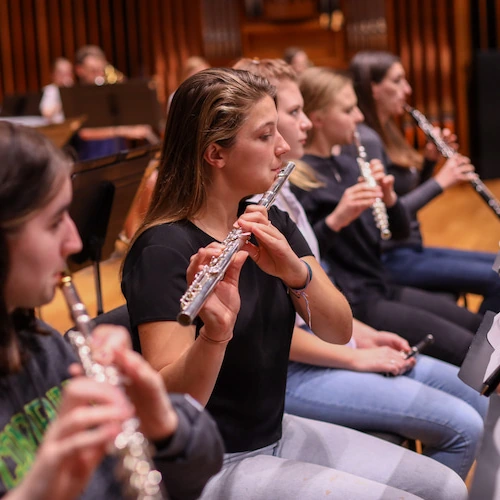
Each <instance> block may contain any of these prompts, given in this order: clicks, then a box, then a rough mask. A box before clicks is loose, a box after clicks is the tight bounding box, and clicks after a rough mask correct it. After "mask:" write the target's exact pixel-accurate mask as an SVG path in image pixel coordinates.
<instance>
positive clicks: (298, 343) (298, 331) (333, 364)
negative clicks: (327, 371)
mask: <svg viewBox="0 0 500 500" xmlns="http://www.w3.org/2000/svg"><path fill="white" fill-rule="evenodd" d="M354 354H355V350H354V349H352V348H350V347H347V346H345V345H342V346H341V345H334V344H330V343H328V342H325V341H324V340H322V339H320V338H318V337H316V335H314V334H311V333H308V332H306V331H305V330H303V329H302V328H297V327H295V328H294V330H293V336H292V344H291V347H290V360H291V361H297V362H299V363H305V364H309V365H313V366H322V367H325V368H343V369H347V370H349V369H351V368H352V365H353V358H354Z"/></svg>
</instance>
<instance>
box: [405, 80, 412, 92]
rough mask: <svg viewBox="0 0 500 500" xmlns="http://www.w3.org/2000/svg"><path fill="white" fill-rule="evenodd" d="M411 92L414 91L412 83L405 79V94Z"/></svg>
mask: <svg viewBox="0 0 500 500" xmlns="http://www.w3.org/2000/svg"><path fill="white" fill-rule="evenodd" d="M411 93H412V89H411V85H410V84H409V83H408V80H405V94H406V95H411Z"/></svg>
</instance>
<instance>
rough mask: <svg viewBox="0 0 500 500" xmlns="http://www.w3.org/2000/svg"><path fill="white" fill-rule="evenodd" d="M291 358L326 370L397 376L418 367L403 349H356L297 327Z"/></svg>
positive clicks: (387, 347)
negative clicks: (404, 356)
mask: <svg viewBox="0 0 500 500" xmlns="http://www.w3.org/2000/svg"><path fill="white" fill-rule="evenodd" d="M290 359H291V360H292V361H298V362H300V363H307V364H310V365H314V366H323V367H325V368H340V369H344V370H353V371H360V372H379V373H392V374H394V375H399V374H401V373H404V372H405V371H407V370H409V369H411V368H412V367H413V366H414V365H415V359H413V358H410V359H409V360H405V359H404V358H403V356H402V354H401V352H400V351H399V350H396V349H393V348H392V347H389V346H384V347H375V348H370V349H352V348H351V347H347V346H341V345H333V344H329V343H327V342H324V341H323V340H321V339H319V338H318V337H316V336H315V335H312V334H310V333H308V332H306V331H305V330H303V329H302V328H297V327H295V328H294V331H293V337H292V345H291V348H290Z"/></svg>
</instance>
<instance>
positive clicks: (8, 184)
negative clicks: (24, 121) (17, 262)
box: [0, 122, 72, 375]
mask: <svg viewBox="0 0 500 500" xmlns="http://www.w3.org/2000/svg"><path fill="white" fill-rule="evenodd" d="M0 165H1V167H0V375H5V374H7V373H11V372H13V371H16V370H17V369H19V367H20V364H21V353H22V346H21V343H20V337H19V335H18V334H19V332H20V331H21V330H23V329H27V328H30V329H33V330H35V331H36V330H37V329H36V326H35V317H34V313H33V311H31V310H16V311H14V312H13V313H11V312H9V311H8V309H7V302H6V297H5V286H6V283H7V277H8V273H9V266H10V255H9V250H8V237H9V235H10V234H12V233H15V232H16V231H18V230H19V229H20V228H21V227H22V226H23V224H24V223H25V222H26V221H28V220H29V219H30V218H31V217H33V216H34V215H35V214H36V213H37V212H38V211H39V210H41V209H42V208H43V207H44V206H46V205H47V204H48V203H49V202H50V201H51V200H52V199H53V197H54V196H55V195H56V193H57V192H58V190H59V188H60V185H61V183H62V180H63V179H64V176H62V175H61V173H62V172H66V173H69V172H70V170H71V168H72V163H71V162H70V161H69V160H68V158H67V157H66V156H65V155H64V154H63V153H62V152H61V151H60V150H58V149H57V148H56V147H55V146H54V144H52V142H50V141H49V140H48V139H47V138H45V137H44V136H42V135H41V134H39V133H38V132H36V131H35V130H34V129H31V128H27V127H22V126H19V125H13V124H11V123H8V122H0Z"/></svg>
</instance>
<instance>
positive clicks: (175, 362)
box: [139, 244, 247, 405]
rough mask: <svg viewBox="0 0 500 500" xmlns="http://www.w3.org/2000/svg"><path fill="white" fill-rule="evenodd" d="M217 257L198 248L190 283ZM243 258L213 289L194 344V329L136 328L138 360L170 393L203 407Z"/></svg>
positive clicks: (164, 324)
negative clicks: (143, 361)
mask: <svg viewBox="0 0 500 500" xmlns="http://www.w3.org/2000/svg"><path fill="white" fill-rule="evenodd" d="M219 253H220V245H217V244H212V245H209V246H208V247H206V248H202V249H200V250H199V252H198V253H197V254H196V255H195V256H193V257H192V258H191V263H190V265H189V268H188V271H187V274H188V282H189V283H190V282H191V281H192V280H193V277H194V274H195V273H196V271H198V270H199V269H201V268H202V267H203V265H204V264H207V263H208V262H209V261H210V259H211V258H212V256H214V255H218V254H219ZM246 257H247V254H246V252H239V253H238V254H237V255H236V257H235V258H234V260H233V262H232V264H231V265H230V266H229V268H228V270H227V272H226V274H225V276H224V279H223V280H222V281H221V282H219V283H218V284H217V286H216V287H215V291H214V293H212V294H211V295H210V296H209V298H208V299H207V301H206V302H205V305H204V306H203V308H202V310H201V311H200V318H201V319H202V321H203V323H204V326H203V327H202V328H201V330H200V334H199V336H198V337H197V338H196V339H195V333H196V331H195V327H194V326H190V327H183V326H181V325H179V324H178V323H177V322H176V321H157V322H151V323H143V324H141V325H139V335H140V340H141V348H142V354H143V356H144V357H145V358H146V360H147V361H148V362H149V363H151V365H152V366H153V368H155V369H156V370H158V371H159V372H160V373H161V375H162V378H163V380H164V382H165V385H166V387H167V388H168V390H169V391H171V392H181V393H188V394H190V395H191V396H193V397H194V398H195V399H196V400H197V401H199V402H200V403H201V404H202V405H206V403H207V402H208V400H209V398H210V396H211V394H212V391H213V388H214V386H215V382H216V380H217V376H218V374H219V371H220V367H221V365H222V361H223V359H224V355H225V352H226V347H227V343H228V342H229V341H230V340H231V338H232V334H233V327H234V323H235V321H236V316H237V313H238V311H239V307H240V299H239V292H238V279H239V272H240V270H241V266H242V265H243V262H244V261H245V259H246Z"/></svg>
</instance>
